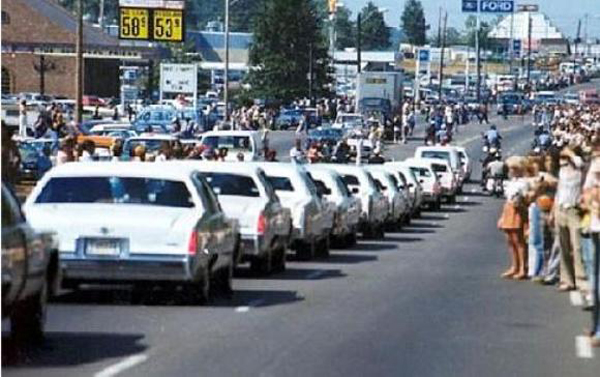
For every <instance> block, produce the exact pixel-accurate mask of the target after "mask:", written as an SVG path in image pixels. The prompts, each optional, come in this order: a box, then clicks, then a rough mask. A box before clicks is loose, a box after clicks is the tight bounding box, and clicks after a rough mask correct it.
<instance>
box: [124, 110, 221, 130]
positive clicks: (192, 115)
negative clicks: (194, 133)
mask: <svg viewBox="0 0 600 377" xmlns="http://www.w3.org/2000/svg"><path fill="white" fill-rule="evenodd" d="M208 118H209V117H207V116H205V115H204V113H203V112H202V111H201V110H200V109H194V108H191V107H187V108H179V109H177V108H175V107H174V106H169V105H151V106H147V107H144V108H143V109H141V110H140V112H139V113H138V114H137V116H136V118H135V120H134V121H133V122H132V125H133V128H134V129H135V131H137V132H147V130H148V127H156V126H158V127H160V128H161V129H163V130H164V131H165V132H171V131H173V121H174V120H175V119H178V120H179V122H180V123H181V125H182V126H184V125H185V122H186V120H187V119H189V120H191V121H192V122H194V123H196V124H197V125H198V126H200V127H201V128H202V129H204V130H206V129H208V128H210V127H212V124H208V123H207V122H208V121H209V120H208ZM212 123H214V121H213V122H212Z"/></svg>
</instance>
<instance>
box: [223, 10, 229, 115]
mask: <svg viewBox="0 0 600 377" xmlns="http://www.w3.org/2000/svg"><path fill="white" fill-rule="evenodd" d="M223 76H224V77H223V86H224V88H223V102H225V122H228V121H229V0H225V69H224V72H223Z"/></svg>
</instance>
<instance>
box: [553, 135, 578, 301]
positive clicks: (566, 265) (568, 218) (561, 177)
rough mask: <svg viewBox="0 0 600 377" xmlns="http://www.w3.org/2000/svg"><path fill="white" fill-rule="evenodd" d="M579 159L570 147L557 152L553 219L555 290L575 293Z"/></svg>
mask: <svg viewBox="0 0 600 377" xmlns="http://www.w3.org/2000/svg"><path fill="white" fill-rule="evenodd" d="M583 164H584V163H583V159H582V158H581V157H580V156H578V155H577V153H575V152H574V151H573V150H572V149H571V148H569V147H566V148H564V149H563V150H562V151H561V152H560V170H559V173H558V191H557V193H556V208H555V219H556V222H557V226H558V239H559V242H560V247H561V264H560V285H559V287H558V289H559V291H562V292H566V291H572V290H575V289H576V288H577V287H578V285H579V284H581V283H582V282H583V281H584V279H585V272H584V269H583V262H582V258H581V216H580V208H579V201H580V199H581V186H582V182H583V173H582V169H583Z"/></svg>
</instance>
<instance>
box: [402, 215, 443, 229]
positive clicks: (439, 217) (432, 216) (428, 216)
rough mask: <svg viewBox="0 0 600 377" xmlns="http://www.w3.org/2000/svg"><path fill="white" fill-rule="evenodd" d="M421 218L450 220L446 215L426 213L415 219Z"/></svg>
mask: <svg viewBox="0 0 600 377" xmlns="http://www.w3.org/2000/svg"><path fill="white" fill-rule="evenodd" d="M419 220H448V218H447V217H444V216H437V215H434V214H425V213H424V214H423V215H421V217H420V218H418V219H416V220H414V221H419ZM410 226H412V223H411V225H410Z"/></svg>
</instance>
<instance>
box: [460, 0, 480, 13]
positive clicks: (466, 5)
mask: <svg viewBox="0 0 600 377" xmlns="http://www.w3.org/2000/svg"><path fill="white" fill-rule="evenodd" d="M477 1H478V0H462V11H463V12H465V13H468V12H473V13H474V12H477Z"/></svg>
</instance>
